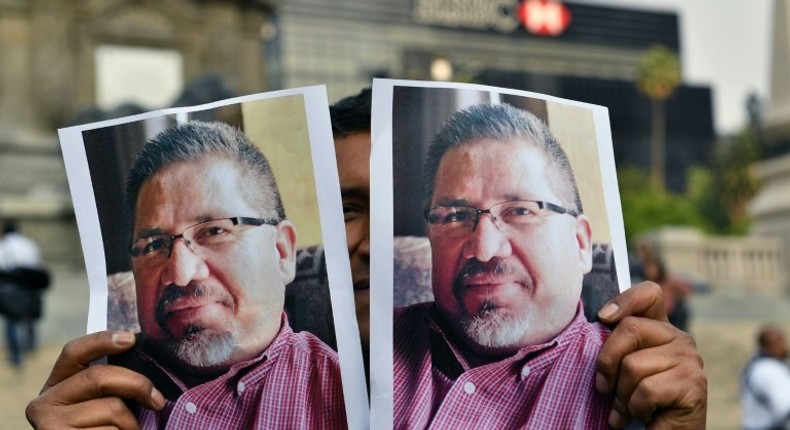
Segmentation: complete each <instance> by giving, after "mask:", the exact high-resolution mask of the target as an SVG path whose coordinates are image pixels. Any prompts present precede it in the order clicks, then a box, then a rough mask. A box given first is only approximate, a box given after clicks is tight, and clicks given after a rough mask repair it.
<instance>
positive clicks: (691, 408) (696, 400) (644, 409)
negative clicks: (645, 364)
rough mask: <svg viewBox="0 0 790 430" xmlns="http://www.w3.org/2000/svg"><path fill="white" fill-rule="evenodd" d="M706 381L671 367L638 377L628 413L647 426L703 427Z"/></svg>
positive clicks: (703, 378) (686, 369) (684, 370)
mask: <svg viewBox="0 0 790 430" xmlns="http://www.w3.org/2000/svg"><path fill="white" fill-rule="evenodd" d="M706 402H707V380H706V379H705V377H704V375H697V374H694V373H690V372H689V367H684V366H675V367H673V368H671V369H669V370H667V371H666V372H662V373H661V374H656V375H652V376H649V377H647V378H645V379H644V380H642V381H641V382H640V383H639V385H638V386H637V388H636V390H635V391H634V393H633V395H632V396H631V398H630V401H629V403H628V410H629V413H630V414H631V416H633V417H637V418H639V419H641V420H643V421H645V422H648V428H649V429H678V430H680V429H698V428H705V415H706V409H707V403H706Z"/></svg>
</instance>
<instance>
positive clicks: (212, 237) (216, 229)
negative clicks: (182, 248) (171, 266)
mask: <svg viewBox="0 0 790 430" xmlns="http://www.w3.org/2000/svg"><path fill="white" fill-rule="evenodd" d="M279 223H280V220H276V219H265V218H249V217H229V218H218V219H212V220H210V221H204V222H201V223H197V224H194V225H191V226H189V227H187V228H185V229H184V231H183V232H181V234H175V235H173V234H167V233H155V234H145V235H143V236H142V237H140V238H138V239H136V240H135V241H134V242H132V244H131V246H129V254H130V255H131V256H132V261H133V262H134V263H135V264H138V265H140V266H155V265H158V264H162V263H164V262H165V261H167V260H168V259H169V258H170V253H171V251H172V249H173V244H174V243H175V241H176V240H177V239H183V240H184V244H186V246H187V247H188V248H189V249H190V250H191V251H192V252H194V253H197V252H198V250H199V249H201V248H207V249H212V248H218V247H220V246H222V245H225V244H227V243H230V242H232V241H234V240H235V239H236V238H238V236H239V233H240V232H241V230H242V229H243V228H244V227H245V226H253V227H257V226H261V225H277V224H279Z"/></svg>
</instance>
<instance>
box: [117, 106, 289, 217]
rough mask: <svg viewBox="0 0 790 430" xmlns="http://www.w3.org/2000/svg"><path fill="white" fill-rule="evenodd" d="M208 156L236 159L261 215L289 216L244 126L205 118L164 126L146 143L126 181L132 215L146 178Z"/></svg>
mask: <svg viewBox="0 0 790 430" xmlns="http://www.w3.org/2000/svg"><path fill="white" fill-rule="evenodd" d="M208 156H216V157H219V158H222V159H227V160H232V161H235V162H236V163H237V165H238V167H239V169H240V173H241V177H242V178H244V179H245V180H246V181H245V182H247V183H248V184H247V185H246V186H243V187H242V189H241V192H242V194H243V195H244V197H245V199H246V200H247V202H248V203H250V204H251V205H252V206H254V207H256V208H258V209H259V210H261V211H262V212H263V213H262V214H261V216H265V217H269V218H272V219H273V220H276V221H280V220H283V219H285V209H284V208H283V204H282V199H281V198H280V191H279V189H278V187H277V182H276V181H275V179H274V174H273V173H272V169H271V166H270V165H269V161H268V160H267V159H266V157H265V156H264V155H263V153H261V151H260V150H259V149H258V148H256V147H255V146H254V145H253V144H252V143H251V142H250V141H249V139H248V138H247V136H246V135H245V134H244V133H243V132H242V131H241V130H239V129H237V128H234V127H231V126H230V125H228V124H225V123H222V122H202V121H189V122H187V123H186V124H182V125H179V126H177V127H173V128H169V129H167V130H164V131H162V132H160V133H159V134H157V135H156V136H154V137H153V138H152V139H151V140H149V141H148V142H147V143H146V144H145V145H144V146H143V148H142V149H141V150H140V152H139V153H138V154H137V159H136V160H135V162H134V165H133V166H132V170H131V171H130V172H129V176H128V178H127V182H126V202H125V204H126V206H125V207H126V211H127V215H128V216H129V218H130V219H131V220H134V217H135V208H136V206H137V196H138V194H139V193H140V188H141V187H142V186H143V183H145V181H146V180H148V179H149V178H151V177H152V176H154V175H156V173H157V172H159V171H161V170H162V169H164V168H166V167H168V166H170V165H172V164H175V163H179V162H183V161H197V160H202V159H203V158H205V157H208ZM132 225H134V222H132Z"/></svg>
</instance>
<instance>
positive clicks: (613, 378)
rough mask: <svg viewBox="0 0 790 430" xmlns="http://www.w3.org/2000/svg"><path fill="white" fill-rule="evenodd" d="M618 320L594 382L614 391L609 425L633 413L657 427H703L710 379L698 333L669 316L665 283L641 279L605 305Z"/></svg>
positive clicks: (604, 313) (606, 313) (607, 319)
mask: <svg viewBox="0 0 790 430" xmlns="http://www.w3.org/2000/svg"><path fill="white" fill-rule="evenodd" d="M598 317H599V318H600V320H601V322H603V323H605V324H608V325H615V324H616V326H615V327H614V329H613V330H612V334H611V335H610V336H609V338H608V339H607V340H606V342H605V343H604V346H603V348H602V349H601V352H600V355H599V356H598V362H597V369H598V375H596V387H597V388H598V390H599V391H601V392H603V393H614V395H615V400H614V410H613V411H612V413H611V415H610V417H609V424H610V425H611V426H612V427H614V428H624V427H625V425H626V424H627V423H628V421H629V420H630V419H631V418H636V419H639V420H641V421H644V422H645V423H647V424H648V428H649V429H651V430H653V429H703V428H705V418H706V410H707V396H708V391H707V385H708V383H707V378H706V377H705V373H704V372H703V363H702V356H701V355H700V354H699V351H697V346H696V344H695V342H694V338H693V337H691V335H689V334H688V333H686V332H684V331H681V330H679V329H677V328H675V327H674V326H672V325H671V324H669V322H668V320H667V315H666V310H665V309H664V303H663V299H662V294H661V287H659V286H658V285H657V284H654V283H652V282H643V283H641V284H638V285H635V286H633V287H631V288H630V289H628V290H626V291H624V292H623V293H621V294H620V295H618V296H617V297H615V298H614V299H612V300H611V301H609V302H608V303H607V304H606V305H604V306H603V307H602V308H601V311H600V312H599V313H598Z"/></svg>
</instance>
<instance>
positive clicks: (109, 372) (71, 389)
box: [42, 365, 165, 410]
mask: <svg viewBox="0 0 790 430" xmlns="http://www.w3.org/2000/svg"><path fill="white" fill-rule="evenodd" d="M42 396H45V397H46V398H47V399H51V401H52V402H53V403H57V404H61V405H69V404H76V403H81V402H85V401H89V400H92V399H98V398H102V397H120V398H122V399H127V400H132V401H134V402H137V403H139V404H140V405H142V406H144V407H147V408H149V409H154V410H159V409H161V408H162V407H164V404H165V399H164V396H163V395H162V393H160V392H159V390H157V389H156V388H155V387H154V384H153V383H152V382H151V380H150V379H148V378H146V377H145V376H143V375H142V374H140V373H137V372H135V371H133V370H129V369H126V368H124V367H119V366H109V365H95V366H91V367H90V368H88V369H85V370H83V371H82V372H79V373H77V374H76V375H73V376H71V377H70V378H68V379H66V380H65V381H62V382H61V383H59V384H58V385H56V386H54V387H52V388H50V389H49V390H48V391H47V392H45V393H44V394H43V395H42Z"/></svg>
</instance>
